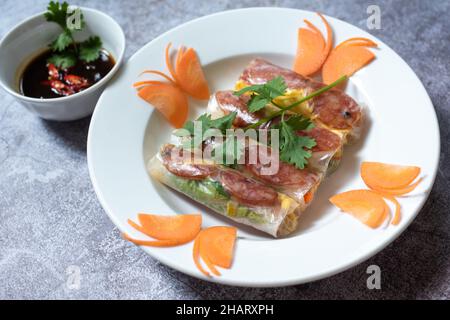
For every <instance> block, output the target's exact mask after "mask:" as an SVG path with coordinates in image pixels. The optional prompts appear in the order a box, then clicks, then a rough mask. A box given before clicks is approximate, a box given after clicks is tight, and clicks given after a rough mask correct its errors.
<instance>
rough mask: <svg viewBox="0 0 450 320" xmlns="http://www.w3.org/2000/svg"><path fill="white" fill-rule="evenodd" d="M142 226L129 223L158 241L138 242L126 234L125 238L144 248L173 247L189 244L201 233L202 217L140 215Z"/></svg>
mask: <svg viewBox="0 0 450 320" xmlns="http://www.w3.org/2000/svg"><path fill="white" fill-rule="evenodd" d="M138 219H139V222H140V223H141V225H139V224H137V223H135V222H134V221H132V220H128V223H129V224H130V225H131V226H132V227H133V228H135V229H136V230H138V231H140V232H142V233H143V234H145V235H147V236H149V237H152V238H155V239H157V240H151V241H147V240H137V239H133V238H131V237H130V236H128V235H126V234H124V238H125V239H127V240H129V241H131V242H133V243H135V244H137V245H142V246H153V247H171V246H177V245H181V244H185V243H188V242H190V241H192V240H194V239H195V237H196V236H197V234H198V233H199V232H200V228H201V224H202V217H201V215H199V214H192V215H177V216H159V215H153V214H139V215H138Z"/></svg>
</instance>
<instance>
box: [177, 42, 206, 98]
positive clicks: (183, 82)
mask: <svg viewBox="0 0 450 320" xmlns="http://www.w3.org/2000/svg"><path fill="white" fill-rule="evenodd" d="M177 60H178V61H177V69H176V75H177V83H178V84H179V85H180V87H181V88H182V89H183V90H184V91H185V92H187V93H188V94H189V95H191V96H192V97H194V98H196V99H200V100H207V99H209V96H210V93H209V87H208V83H207V82H206V78H205V75H204V73H203V69H202V66H201V64H200V61H199V59H198V56H197V53H196V52H195V50H194V49H192V48H189V49H187V50H186V51H179V57H178V59H177Z"/></svg>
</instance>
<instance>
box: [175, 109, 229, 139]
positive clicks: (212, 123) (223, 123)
mask: <svg viewBox="0 0 450 320" xmlns="http://www.w3.org/2000/svg"><path fill="white" fill-rule="evenodd" d="M236 114H237V113H236V112H231V113H229V114H227V115H225V116H223V117H221V118H217V119H214V120H213V119H211V115H210V114H207V113H204V114H202V115H201V116H200V117H198V118H197V120H195V121H198V122H200V123H201V125H202V135H203V134H204V133H205V132H206V131H207V130H208V129H219V130H220V131H221V132H222V133H225V132H226V130H227V129H230V128H231V127H232V125H233V121H234V118H236ZM183 128H184V129H186V130H188V131H189V132H190V134H191V135H194V133H195V132H194V130H195V129H194V121H188V122H186V123H185V124H184V126H183Z"/></svg>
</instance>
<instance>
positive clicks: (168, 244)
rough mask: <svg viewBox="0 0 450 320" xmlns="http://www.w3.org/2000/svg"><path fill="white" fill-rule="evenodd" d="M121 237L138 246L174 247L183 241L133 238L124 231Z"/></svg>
mask: <svg viewBox="0 0 450 320" xmlns="http://www.w3.org/2000/svg"><path fill="white" fill-rule="evenodd" d="M122 236H123V238H124V239H125V240H128V241H130V242H133V243H134V244H136V245H138V246H146V247H175V246H179V245H182V244H183V243H180V242H178V241H176V240H139V239H134V238H132V237H130V236H129V235H127V234H126V233H124V234H122Z"/></svg>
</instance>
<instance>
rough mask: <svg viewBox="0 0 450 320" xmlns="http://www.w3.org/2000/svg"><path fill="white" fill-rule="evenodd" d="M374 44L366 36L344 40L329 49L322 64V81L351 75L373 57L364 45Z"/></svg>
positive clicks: (374, 45)
mask: <svg viewBox="0 0 450 320" xmlns="http://www.w3.org/2000/svg"><path fill="white" fill-rule="evenodd" d="M376 46H377V45H376V43H374V42H373V41H372V40H370V39H366V38H352V39H348V40H346V41H344V42H343V43H341V44H340V45H338V46H337V47H336V48H334V49H333V50H332V51H331V53H330V55H329V56H328V58H327V59H326V61H325V63H324V64H323V67H322V81H323V82H324V83H325V84H330V83H333V82H334V81H335V80H337V79H339V78H340V77H342V76H344V75H346V76H351V75H353V74H354V73H355V72H356V71H358V70H359V69H361V68H362V67H364V66H365V65H367V64H368V63H369V62H371V61H372V60H373V59H374V58H375V55H374V54H373V52H371V51H370V50H368V49H367V48H366V47H376Z"/></svg>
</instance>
